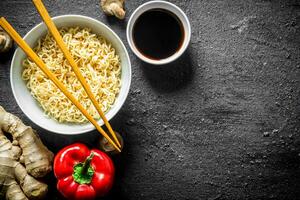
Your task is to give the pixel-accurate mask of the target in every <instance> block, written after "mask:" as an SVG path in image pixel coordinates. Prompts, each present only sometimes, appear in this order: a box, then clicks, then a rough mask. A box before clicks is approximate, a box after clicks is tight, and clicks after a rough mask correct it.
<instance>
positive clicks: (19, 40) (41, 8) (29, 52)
mask: <svg viewBox="0 0 300 200" xmlns="http://www.w3.org/2000/svg"><path fill="white" fill-rule="evenodd" d="M33 3H34V5H35V6H36V8H37V10H38V12H39V14H40V15H41V17H42V19H43V20H44V22H45V24H46V25H47V27H48V29H49V31H50V32H51V34H52V35H53V37H54V39H55V40H56V42H57V44H58V46H59V47H60V49H61V50H62V52H63V54H64V55H65V57H66V59H67V60H68V62H69V63H70V65H71V67H72V69H73V71H74V73H75V75H76V76H77V78H78V80H79V81H80V83H81V85H82V86H83V88H84V90H85V91H86V93H87V95H88V96H89V98H90V100H91V101H92V103H93V104H94V106H95V108H96V110H97V111H98V113H99V115H100V117H101V118H102V120H103V122H104V124H105V125H106V127H107V129H108V130H109V132H110V134H111V135H112V136H113V139H114V141H115V142H116V143H117V144H115V142H114V141H113V140H112V139H111V138H110V137H109V136H108V135H107V133H106V132H105V131H104V130H103V129H102V128H101V126H99V124H98V123H97V121H96V120H95V119H94V118H93V117H92V116H91V115H90V114H89V113H88V112H87V111H86V110H85V108H84V107H83V106H82V105H81V104H80V103H79V102H78V101H77V99H76V98H75V97H74V96H73V95H72V94H71V93H70V92H69V91H68V90H67V88H66V87H65V86H64V85H63V84H62V83H61V82H60V81H59V80H58V79H57V78H56V77H55V75H54V74H53V73H52V72H51V71H50V70H49V69H48V68H47V66H46V65H45V63H44V62H43V61H42V60H41V59H40V58H39V57H38V56H37V55H36V53H34V51H33V50H32V49H31V47H30V46H29V45H28V44H27V43H26V42H25V41H24V40H23V39H22V38H21V36H20V35H19V34H18V33H17V32H16V31H15V30H14V28H13V27H12V26H11V25H10V24H9V23H8V22H7V21H6V20H5V18H3V17H1V18H0V26H2V28H3V29H4V30H5V31H6V32H7V33H8V34H9V35H10V36H11V37H12V38H13V40H14V41H15V42H16V43H17V44H18V45H19V47H20V48H22V49H23V51H24V52H25V53H26V54H27V55H28V56H29V57H30V58H31V59H32V60H33V61H34V62H35V63H36V64H37V66H38V67H39V68H40V69H41V70H42V71H43V72H44V73H45V74H46V75H47V76H48V77H49V79H50V80H51V81H52V82H53V83H54V84H55V85H56V86H57V87H58V88H59V89H60V90H61V92H63V93H64V95H65V96H66V97H67V98H68V99H69V100H70V101H71V102H72V103H73V104H74V105H75V106H76V107H77V108H78V109H79V110H80V111H81V112H82V114H84V116H85V117H86V118H87V119H88V120H89V121H90V122H91V123H92V124H93V125H94V126H95V127H96V129H97V130H98V131H99V132H100V133H101V134H102V135H103V136H104V137H105V138H106V139H107V140H108V142H109V143H111V144H112V145H113V147H114V148H115V149H116V150H117V151H119V152H121V149H120V148H121V144H120V142H119V140H118V139H117V137H116V135H115V133H114V131H113V130H112V128H111V126H110V124H109V122H108V120H107V119H106V117H105V115H104V113H103V112H102V110H101V108H100V106H99V104H98V102H97V100H96V98H95V96H94V95H93V93H92V91H91V88H90V87H89V85H88V84H87V82H86V80H85V79H84V77H83V75H82V74H81V72H80V70H79V68H78V66H77V64H76V62H75V60H74V59H73V57H72V55H71V53H70V52H69V50H68V49H67V47H66V45H65V44H64V42H63V39H62V37H61V35H60V34H59V32H58V30H57V28H56V26H55V24H54V23H53V21H52V19H51V17H50V15H49V13H48V12H47V10H46V8H45V6H44V5H43V3H42V1H41V0H33Z"/></svg>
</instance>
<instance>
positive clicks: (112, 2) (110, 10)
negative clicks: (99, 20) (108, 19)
mask: <svg viewBox="0 0 300 200" xmlns="http://www.w3.org/2000/svg"><path fill="white" fill-rule="evenodd" d="M124 1H125V0H101V7H102V10H103V11H104V13H105V14H107V15H114V16H116V17H117V18H119V19H124V17H125V10H124V7H123V5H124Z"/></svg>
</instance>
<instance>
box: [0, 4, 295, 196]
mask: <svg viewBox="0 0 300 200" xmlns="http://www.w3.org/2000/svg"><path fill="white" fill-rule="evenodd" d="M144 2H145V1H144V0H135V1H133V0H132V1H131V0H128V1H127V2H126V11H127V13H126V19H125V20H124V21H119V20H117V19H115V18H112V17H106V16H105V15H104V14H103V13H102V11H100V10H99V2H98V0H81V1H80V0H51V1H50V0H47V1H45V4H46V6H47V8H48V10H49V12H50V14H51V15H52V16H57V15H63V14H81V15H86V16H90V17H93V18H95V19H97V20H100V21H102V22H104V23H105V24H107V25H109V26H110V27H111V28H112V29H113V30H114V31H115V32H116V33H117V34H118V35H119V36H120V37H121V39H122V40H123V42H124V43H125V45H126V47H127V48H128V50H129V47H128V43H127V41H126V35H125V29H126V24H127V21H128V19H129V16H130V15H131V13H132V12H133V10H134V9H135V8H137V6H139V5H141V4H142V3H144ZM171 2H173V3H175V4H177V5H178V6H180V7H181V8H182V9H183V10H184V11H185V12H186V14H187V15H188V17H189V19H190V22H191V25H192V39H191V43H190V46H189V48H188V50H187V52H186V53H185V54H184V56H182V58H181V59H179V60H178V61H176V62H174V63H172V64H170V65H167V66H162V67H155V66H151V65H148V64H145V63H143V62H141V61H140V60H139V59H137V58H136V57H135V56H134V55H133V53H132V52H131V51H130V50H129V52H130V57H131V61H132V70H133V74H132V75H133V76H132V86H131V90H130V94H129V96H128V98H127V101H126V103H125V105H124V107H123V108H122V109H121V111H120V112H119V113H118V115H117V116H116V117H115V118H114V119H113V120H112V121H111V123H112V125H113V127H115V129H116V130H118V131H120V132H121V133H122V134H123V136H124V139H125V144H126V146H125V149H124V151H123V153H122V155H120V156H118V157H115V158H114V162H115V164H116V167H117V175H116V182H115V185H114V188H113V190H112V191H111V193H110V194H109V195H108V197H106V199H118V200H122V199H124V200H127V199H128V200H129V199H142V200H150V199H166V200H167V199H180V200H181V199H210V200H213V199H300V136H299V133H300V123H299V122H300V115H299V114H300V112H299V110H300V83H299V78H300V48H299V47H300V2H299V1H297V0H294V1H293V0H244V1H240V0H224V1H220V0H172V1H171ZM0 15H2V16H5V17H6V18H7V19H8V21H9V22H11V24H12V25H13V26H14V27H15V28H16V29H17V31H19V33H21V34H22V35H25V34H26V33H27V32H28V31H29V30H30V29H31V28H32V27H33V26H35V25H36V24H37V23H40V22H41V19H40V17H39V15H38V14H37V11H36V10H35V8H34V6H33V4H32V3H31V1H30V0H0ZM12 54H13V51H11V52H9V53H7V54H5V55H3V54H2V55H0V104H1V105H2V106H4V107H5V109H7V110H8V111H10V112H13V113H15V114H17V115H18V116H20V117H21V118H22V119H23V120H24V121H25V122H26V123H27V124H29V125H31V126H33V127H34V128H35V129H37V130H38V133H39V135H40V136H41V137H42V139H43V141H44V143H45V144H46V145H47V146H48V147H49V148H50V149H51V150H53V151H54V152H57V151H58V150H59V149H60V148H62V147H64V146H65V145H68V144H71V143H73V142H75V141H83V142H86V143H88V144H90V145H91V146H95V144H96V141H97V140H98V137H99V134H98V133H96V132H92V133H88V134H84V135H82V136H72V137H71V136H67V137H64V136H61V135H55V134H51V133H48V132H47V131H45V130H42V129H41V128H39V127H38V126H36V125H35V124H33V123H32V122H31V121H30V120H29V119H28V118H27V117H26V116H25V115H24V114H23V113H22V111H21V110H20V108H19V107H18V105H17V104H16V102H15V100H14V97H13V95H12V92H11V88H10V83H9V68H10V61H11V58H12ZM46 182H47V183H49V184H50V191H49V197H48V199H51V200H58V199H62V197H61V196H60V195H59V193H58V192H57V191H56V189H55V184H56V183H55V179H54V177H53V176H52V175H49V176H48V177H47V179H46Z"/></svg>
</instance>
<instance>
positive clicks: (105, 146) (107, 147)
mask: <svg viewBox="0 0 300 200" xmlns="http://www.w3.org/2000/svg"><path fill="white" fill-rule="evenodd" d="M115 134H116V136H117V138H118V140H119V142H120V144H121V150H122V149H123V147H124V140H123V138H122V136H121V135H120V133H118V132H116V131H115ZM99 149H100V150H102V151H104V152H105V153H108V154H110V155H115V154H118V153H120V152H119V151H117V150H116V149H115V148H114V147H113V145H111V144H110V143H109V142H108V140H107V139H106V138H105V137H102V138H101V139H100V140H99Z"/></svg>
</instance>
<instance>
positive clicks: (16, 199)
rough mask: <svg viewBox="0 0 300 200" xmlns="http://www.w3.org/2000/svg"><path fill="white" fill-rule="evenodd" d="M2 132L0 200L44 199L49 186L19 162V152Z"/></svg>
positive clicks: (0, 136)
mask: <svg viewBox="0 0 300 200" xmlns="http://www.w3.org/2000/svg"><path fill="white" fill-rule="evenodd" d="M16 148H18V147H17V146H14V145H13V144H12V143H11V142H10V141H9V140H8V139H7V138H6V137H5V136H4V134H3V132H2V130H0V199H4V198H5V199H6V200H28V199H42V198H44V197H45V195H46V194H47V191H48V186H47V185H46V184H44V183H42V182H40V181H38V180H36V179H34V178H33V177H32V176H30V175H29V174H28V173H27V171H26V169H25V168H24V167H23V165H21V164H20V163H19V162H18V157H17V156H18V155H16V153H18V151H15V150H16Z"/></svg>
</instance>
